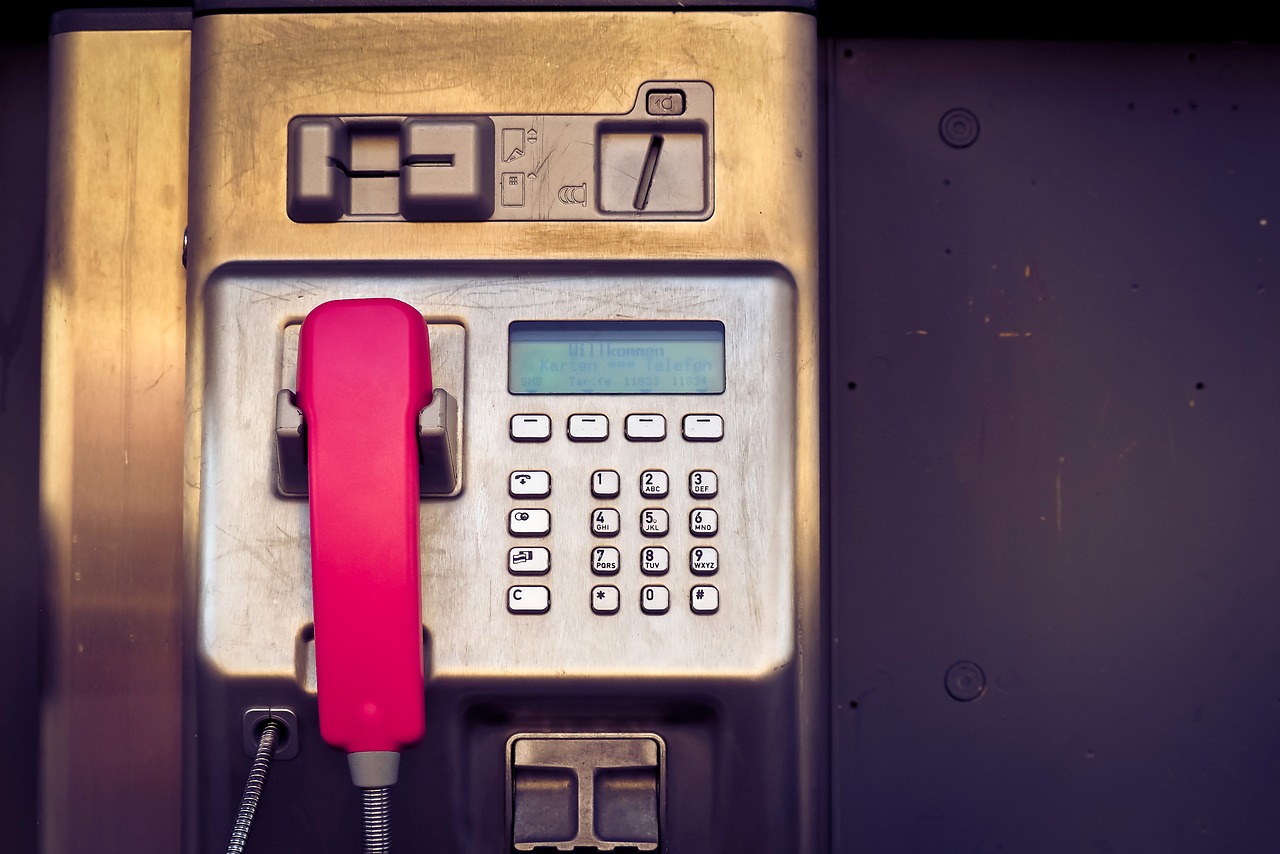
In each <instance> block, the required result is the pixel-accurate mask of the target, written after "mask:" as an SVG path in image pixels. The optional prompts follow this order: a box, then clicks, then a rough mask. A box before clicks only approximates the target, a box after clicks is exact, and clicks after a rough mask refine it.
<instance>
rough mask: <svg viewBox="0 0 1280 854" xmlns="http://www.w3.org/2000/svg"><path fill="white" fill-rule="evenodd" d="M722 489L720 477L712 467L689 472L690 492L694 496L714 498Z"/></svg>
mask: <svg viewBox="0 0 1280 854" xmlns="http://www.w3.org/2000/svg"><path fill="white" fill-rule="evenodd" d="M719 489H720V478H718V477H717V476H716V473H715V472H713V471H711V470H710V469H697V470H696V471H691V472H689V494H690V495H692V496H693V497H694V498H714V497H715V495H716V492H718V491H719Z"/></svg>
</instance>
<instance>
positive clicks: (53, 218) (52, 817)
mask: <svg viewBox="0 0 1280 854" xmlns="http://www.w3.org/2000/svg"><path fill="white" fill-rule="evenodd" d="M189 58H190V34H189V33H187V32H181V31H169V32H110V33H88V32H81V33H68V34H64V35H59V36H55V37H54V38H53V40H52V81H51V104H52V107H51V128H50V155H49V160H50V164H51V170H50V179H49V208H48V210H49V214H48V222H47V237H46V240H47V247H48V254H47V259H46V268H45V277H46V294H45V315H44V347H45V354H44V397H43V413H42V426H41V431H42V432H41V444H42V458H41V514H42V529H43V530H42V534H43V537H44V539H45V547H46V550H47V554H48V562H47V565H46V579H45V584H46V596H47V599H48V603H49V613H48V624H47V632H48V637H47V653H46V656H45V662H44V668H45V672H44V688H45V694H44V698H43V709H42V725H43V727H42V729H43V731H42V747H41V752H42V779H41V828H42V829H41V834H42V849H43V850H44V851H45V852H71V851H95V852H103V851H126V850H128V851H176V850H177V849H178V844H179V815H180V805H179V788H180V787H179V783H180V764H179V761H180V756H181V741H180V720H181V711H182V710H181V649H182V647H181V596H182V585H181V572H182V538H181V530H182V514H181V508H182V439H183V420H184V416H183V384H184V380H185V371H184V356H183V349H184V341H185V337H186V335H185V315H186V312H185V304H184V275H183V270H182V262H181V246H182V230H183V226H184V224H185V220H186V207H187V206H186V198H187V195H186V184H187V116H188V88H189V87H188V68H189Z"/></svg>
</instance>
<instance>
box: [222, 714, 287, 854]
mask: <svg viewBox="0 0 1280 854" xmlns="http://www.w3.org/2000/svg"><path fill="white" fill-rule="evenodd" d="M279 735H280V724H278V723H276V722H275V721H267V723H266V725H265V726H263V728H262V736H261V737H260V738H259V739H258V752H257V753H255V754H254V755H253V767H252V768H251V769H250V770H249V780H248V781H247V782H246V783H245V784H244V796H243V797H241V798H240V812H239V813H237V814H236V826H235V828H234V829H233V830H232V831H231V842H230V843H228V844H227V854H244V843H245V841H246V840H248V838H249V826H250V825H252V824H253V814H254V812H255V811H256V810H257V809H258V800H259V799H260V798H261V797H262V787H263V785H264V784H266V782H267V771H269V770H271V754H272V753H274V752H275V749H276V739H277V738H278V737H279Z"/></svg>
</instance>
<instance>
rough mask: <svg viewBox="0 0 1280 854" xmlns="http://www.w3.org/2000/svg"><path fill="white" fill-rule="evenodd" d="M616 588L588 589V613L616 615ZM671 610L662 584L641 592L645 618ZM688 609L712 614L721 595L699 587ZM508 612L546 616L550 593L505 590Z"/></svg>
mask: <svg viewBox="0 0 1280 854" xmlns="http://www.w3.org/2000/svg"><path fill="white" fill-rule="evenodd" d="M620 600H621V596H620V594H619V592H618V588H616V587H614V586H613V585H612V584H598V585H596V586H595V587H593V588H591V610H592V611H594V612H595V613H597V614H616V613H618V607H619V605H620V604H621V602H620ZM670 609H671V591H670V590H668V589H667V588H666V587H664V586H663V585H661V584H646V585H645V586H644V587H642V588H640V610H641V611H643V612H645V613H646V614H665V613H666V612H667V611H669V610H670ZM689 609H690V610H691V611H693V612H694V613H695V614H714V613H715V612H716V611H718V610H720V591H719V590H717V589H716V588H715V587H714V586H712V585H710V584H699V585H696V586H695V587H694V588H693V589H691V590H690V591H689ZM507 610H508V611H510V612H511V613H513V614H545V613H547V612H548V611H550V610H551V590H550V589H549V588H547V587H543V586H541V585H538V584H519V585H516V586H514V587H508V588H507Z"/></svg>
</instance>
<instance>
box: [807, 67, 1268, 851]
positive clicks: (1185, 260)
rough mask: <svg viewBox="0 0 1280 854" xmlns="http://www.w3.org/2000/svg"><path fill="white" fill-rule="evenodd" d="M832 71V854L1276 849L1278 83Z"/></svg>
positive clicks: (1054, 71) (1194, 72)
mask: <svg viewBox="0 0 1280 854" xmlns="http://www.w3.org/2000/svg"><path fill="white" fill-rule="evenodd" d="M831 59H832V61H831V86H830V98H831V111H830V122H831V128H830V133H831V150H830V171H831V181H830V184H829V190H830V204H831V210H830V217H831V223H832V225H831V229H832V233H831V239H830V241H829V244H830V249H829V257H830V260H831V266H830V270H829V281H830V288H831V291H830V295H829V302H830V312H829V317H828V322H829V335H828V342H829V354H830V362H829V392H830V398H829V399H830V422H829V443H828V462H829V468H828V471H829V474H830V475H831V481H830V483H831V490H830V494H831V500H830V514H831V517H830V519H831V522H830V527H829V530H830V532H831V566H832V596H833V598H832V621H833V631H834V643H835V645H834V647H833V649H834V655H833V668H834V669H833V686H832V688H833V692H834V698H835V700H836V701H837V702H838V704H839V707H838V708H837V710H836V713H835V720H834V726H835V733H834V735H835V740H834V744H835V751H836V754H835V768H836V772H835V775H836V798H835V813H836V838H837V840H838V850H840V851H848V852H853V851H886V850H917V851H931V852H932V851H982V852H988V851H991V852H994V851H1037V852H1056V851H1061V852H1078V851H1270V850H1274V846H1275V834H1274V824H1273V820H1274V819H1273V817H1274V816H1275V815H1277V814H1280V620H1278V619H1277V606H1278V605H1280V524H1278V523H1280V501H1277V496H1276V484H1277V482H1280V160H1278V159H1277V157H1276V155H1275V150H1276V148H1275V146H1276V141H1277V138H1280V53H1278V52H1277V51H1276V50H1275V49H1273V48H1259V47H1256V46H1243V45H1235V46H1212V45H1207V46H1206V45H1201V46H1188V45H1179V44H1164V45H1158V46H1150V45H1137V44H1134V45H1119V44H1093V45H1089V44H1065V43H1047V44H1045V43H1042V44H1015V43H972V42H970V43H963V42H949V43H940V42H899V43H894V42H839V43H837V44H836V45H835V49H834V51H833V55H832V58H831ZM956 109H962V110H966V111H967V113H964V114H955V113H952V114H951V115H950V117H949V118H948V119H945V120H944V118H943V117H944V116H947V115H948V113H949V112H950V111H953V110H956ZM948 138H949V141H948ZM966 144H967V145H966ZM959 662H971V663H972V664H976V665H977V667H978V668H979V670H980V672H981V676H977V672H978V671H974V670H972V669H971V668H969V666H968V665H962V668H961V670H960V671H952V679H953V684H952V685H951V687H952V689H953V690H954V691H955V693H957V694H958V695H959V696H960V697H961V698H967V697H970V696H971V695H972V694H973V693H974V692H975V691H977V690H978V689H979V688H981V693H980V694H978V696H977V697H976V699H961V700H957V699H954V698H953V697H952V696H951V694H949V693H948V690H947V685H946V680H947V678H948V677H947V674H948V671H949V668H952V667H953V666H954V665H956V664H957V663H959ZM974 680H977V681H976V682H975V681H974Z"/></svg>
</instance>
